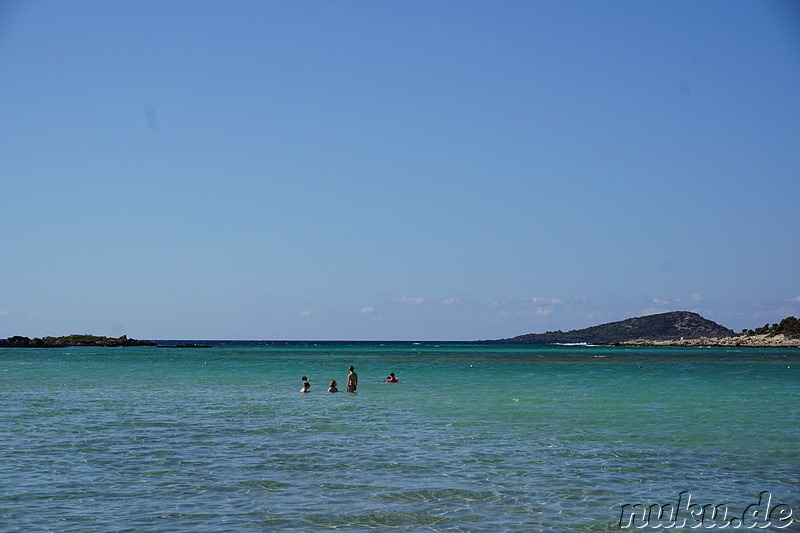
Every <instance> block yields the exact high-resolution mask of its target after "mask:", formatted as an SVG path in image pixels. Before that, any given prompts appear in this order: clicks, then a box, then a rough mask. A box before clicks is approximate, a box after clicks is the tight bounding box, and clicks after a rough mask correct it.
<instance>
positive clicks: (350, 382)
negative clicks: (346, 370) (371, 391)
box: [347, 366, 358, 392]
mask: <svg viewBox="0 0 800 533" xmlns="http://www.w3.org/2000/svg"><path fill="white" fill-rule="evenodd" d="M356 388H358V374H356V370H355V368H353V367H352V366H351V367H350V374H348V375H347V392H355V391H356Z"/></svg>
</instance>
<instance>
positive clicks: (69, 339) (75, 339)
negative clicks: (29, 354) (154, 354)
mask: <svg viewBox="0 0 800 533" xmlns="http://www.w3.org/2000/svg"><path fill="white" fill-rule="evenodd" d="M67 346H109V347H114V346H158V345H157V344H156V343H155V342H153V341H140V340H137V339H129V338H128V337H127V336H125V335H123V336H122V337H117V338H114V337H98V336H96V335H67V336H65V337H42V338H39V337H35V338H33V339H31V338H28V337H20V336H14V337H9V338H7V339H0V348H65V347H67Z"/></svg>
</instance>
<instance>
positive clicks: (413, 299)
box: [394, 296, 425, 304]
mask: <svg viewBox="0 0 800 533" xmlns="http://www.w3.org/2000/svg"><path fill="white" fill-rule="evenodd" d="M394 301H395V302H400V303H403V304H424V303H425V298H423V297H422V296H399V297H397V298H395V299H394Z"/></svg>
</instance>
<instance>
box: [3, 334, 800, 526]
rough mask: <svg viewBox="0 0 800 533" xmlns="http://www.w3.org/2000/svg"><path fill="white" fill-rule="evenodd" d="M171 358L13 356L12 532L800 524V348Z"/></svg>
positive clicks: (254, 347)
mask: <svg viewBox="0 0 800 533" xmlns="http://www.w3.org/2000/svg"><path fill="white" fill-rule="evenodd" d="M159 342H160V344H162V345H161V346H158V347H125V348H88V347H80V348H77V347H76V348H39V349H25V348H4V349H0V531H2V532H46V531H58V532H62V533H63V532H81V533H85V532H167V531H169V532H200V533H204V532H265V531H267V532H268V531H303V532H307V531H331V530H332V531H364V532H367V531H370V532H373V531H391V532H417V531H420V532H430V531H432V532H492V533H496V532H503V531H509V532H517V531H520V532H522V531H530V532H536V531H548V532H549V531H553V532H584V531H624V530H631V531H634V530H636V531H641V530H649V529H652V530H654V531H658V530H659V529H665V530H686V531H696V530H707V529H731V530H737V529H738V530H749V531H800V410H799V409H798V408H799V407H800V349H796V348H794V349H793V348H677V347H650V348H640V347H613V346H584V345H572V346H555V345H524V344H481V343H433V342H421V343H412V342H385V343H381V342H266V341H264V342H254V341H250V342H233V341H224V342H223V341H218V342H214V341H190V342H192V343H194V344H197V345H203V346H205V347H179V346H172V345H176V344H184V343H185V342H186V341H181V342H180V343H179V342H170V341H159ZM168 345H169V346H168ZM350 365H353V366H354V367H355V371H356V372H357V373H358V376H359V384H358V390H357V392H356V393H354V394H350V393H346V392H339V393H336V394H332V393H328V392H327V389H328V385H329V382H330V381H331V380H336V381H337V382H338V385H339V388H340V390H342V391H343V390H344V388H345V383H346V380H347V374H348V367H349V366H350ZM390 372H394V373H395V375H396V376H397V377H398V378H399V382H397V383H387V382H386V381H385V379H386V377H387V376H388V374H389V373H390ZM304 376H305V377H306V378H307V380H308V381H309V382H310V383H311V388H310V391H309V392H308V393H305V394H303V393H301V392H300V389H301V386H302V381H303V379H302V378H303V377H304Z"/></svg>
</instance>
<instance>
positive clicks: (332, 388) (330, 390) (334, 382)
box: [328, 379, 339, 392]
mask: <svg viewBox="0 0 800 533" xmlns="http://www.w3.org/2000/svg"><path fill="white" fill-rule="evenodd" d="M328 392H339V389H337V388H336V380H335V379H333V380H331V386H330V387H328Z"/></svg>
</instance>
